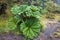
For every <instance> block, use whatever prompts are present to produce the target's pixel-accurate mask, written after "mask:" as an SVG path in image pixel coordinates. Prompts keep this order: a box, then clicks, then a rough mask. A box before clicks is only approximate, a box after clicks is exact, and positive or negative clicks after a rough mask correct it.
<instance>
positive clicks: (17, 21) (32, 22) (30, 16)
mask: <svg viewBox="0 0 60 40" xmlns="http://www.w3.org/2000/svg"><path fill="white" fill-rule="evenodd" d="M11 13H12V14H14V15H15V16H13V17H12V18H11V19H9V21H8V23H7V26H8V29H9V30H17V29H19V30H18V31H19V32H22V34H23V35H24V36H25V37H27V38H30V39H33V38H35V37H37V36H38V35H39V33H40V30H42V28H43V26H42V25H41V23H40V20H39V18H40V16H41V11H40V8H39V7H37V6H33V5H31V6H28V5H20V6H17V5H15V6H13V7H12V8H11Z"/></svg>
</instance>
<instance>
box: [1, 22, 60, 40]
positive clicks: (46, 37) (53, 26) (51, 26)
mask: <svg viewBox="0 0 60 40" xmlns="http://www.w3.org/2000/svg"><path fill="white" fill-rule="evenodd" d="M59 28H60V22H56V23H49V22H48V23H47V24H46V29H45V30H44V31H43V32H42V33H41V34H40V36H38V38H35V39H34V40H60V37H59V38H55V37H54V36H53V37H51V35H52V34H53V33H54V32H56V31H57V29H59ZM0 40H24V37H23V36H19V35H14V34H11V33H7V34H0Z"/></svg>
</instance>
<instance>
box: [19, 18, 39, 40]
mask: <svg viewBox="0 0 60 40" xmlns="http://www.w3.org/2000/svg"><path fill="white" fill-rule="evenodd" d="M20 30H21V31H22V32H23V35H25V37H28V38H30V39H33V38H34V37H36V36H38V34H39V33H40V24H39V22H37V20H36V19H33V20H32V19H27V20H26V21H25V22H23V23H21V25H20Z"/></svg>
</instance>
